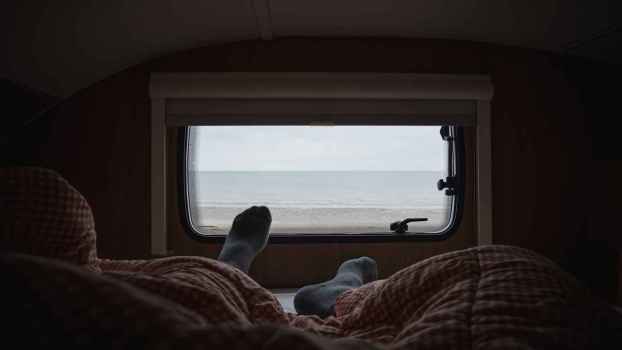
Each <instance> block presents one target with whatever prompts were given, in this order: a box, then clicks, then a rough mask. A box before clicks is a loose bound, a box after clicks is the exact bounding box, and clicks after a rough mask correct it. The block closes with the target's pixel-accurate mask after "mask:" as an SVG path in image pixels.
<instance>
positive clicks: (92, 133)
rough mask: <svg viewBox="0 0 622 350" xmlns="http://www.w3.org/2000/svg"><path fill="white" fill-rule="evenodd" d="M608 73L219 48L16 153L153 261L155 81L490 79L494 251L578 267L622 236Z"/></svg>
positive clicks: (57, 113) (79, 102)
mask: <svg viewBox="0 0 622 350" xmlns="http://www.w3.org/2000/svg"><path fill="white" fill-rule="evenodd" d="M596 67H600V68H599V69H600V70H599V72H600V73H599V74H604V75H603V77H605V76H606V75H607V71H608V70H607V69H605V68H602V67H604V66H601V65H597V64H594V63H586V62H582V61H579V60H575V59H572V58H567V57H566V58H565V57H560V56H556V55H552V54H547V53H542V52H537V51H533V50H523V49H515V48H507V47H501V46H492V45H483V44H476V43H470V42H457V41H446V40H420V39H408V40H407V39H310V38H307V39H297V38H291V39H279V40H274V41H248V42H239V43H233V44H226V45H214V46H210V47H205V48H199V49H194V50H190V51H184V52H179V53H175V54H172V55H169V56H166V57H163V58H160V59H157V60H154V61H151V62H146V63H143V64H140V65H138V66H135V67H132V68H130V69H128V70H125V71H123V72H120V73H118V74H116V75H114V76H111V77H109V78H107V79H105V80H103V81H101V82H98V83H96V84H94V85H93V86H91V87H89V88H87V89H84V90H82V91H80V92H79V93H77V94H76V95H74V96H72V97H71V98H69V99H68V100H67V101H65V103H63V104H62V105H61V106H59V107H57V108H55V109H54V110H53V111H52V112H51V113H49V115H48V116H47V118H46V119H45V120H44V121H42V122H39V123H38V124H37V125H36V126H35V127H34V128H30V129H29V130H28V131H27V132H26V133H25V134H24V135H21V136H19V137H17V138H16V140H15V142H14V146H12V148H11V150H10V152H11V153H12V154H13V155H15V154H19V156H18V157H15V156H14V157H13V158H19V159H20V161H21V162H22V163H26V164H36V165H42V166H47V167H50V168H53V169H56V170H58V171H59V172H61V173H62V174H63V175H64V176H66V177H67V178H68V179H69V181H70V182H72V183H73V184H74V185H75V186H76V187H77V188H78V189H79V190H80V191H81V192H82V193H83V194H84V195H85V197H86V198H87V199H88V200H89V202H90V203H91V205H92V206H93V209H94V213H95V217H96V220H97V230H98V245H99V252H100V255H101V256H104V257H145V256H148V255H149V97H148V80H149V73H150V72H186V71H187V72H192V71H324V72H330V71H334V72H409V73H448V74H488V75H490V76H491V77H492V80H493V84H494V86H495V96H494V99H493V102H492V131H493V140H492V156H493V191H494V194H493V199H494V218H493V224H494V235H495V236H494V241H495V243H500V244H512V245H519V246H523V247H527V248H530V249H534V250H536V251H538V252H540V253H543V254H545V255H546V256H548V257H550V258H552V259H554V260H556V261H558V262H561V263H566V262H568V261H572V258H573V256H574V255H573V254H574V253H573V249H574V248H576V246H577V243H576V242H578V241H579V239H588V238H590V237H597V240H599V241H605V242H616V241H615V239H616V238H615V237H617V236H615V235H617V232H615V231H614V227H613V226H608V225H606V224H602V223H599V224H598V225H601V226H595V220H597V219H598V218H597V216H598V215H600V213H601V211H597V210H594V209H593V206H592V204H593V203H592V201H600V202H599V204H598V205H600V206H602V208H601V209H602V210H611V208H614V206H615V201H614V200H611V199H610V198H612V197H610V196H609V195H602V194H595V193H593V192H592V191H591V190H592V189H593V186H592V185H591V184H592V181H593V180H594V177H600V174H598V173H599V172H601V171H603V172H608V170H605V169H603V167H607V166H610V165H609V164H613V163H611V162H613V160H612V161H611V162H610V163H606V165H603V164H600V163H599V165H595V163H594V162H595V160H594V159H593V140H592V133H593V128H594V125H593V123H592V124H590V118H597V117H598V116H596V114H599V113H602V111H601V110H599V109H594V108H593V107H592V106H593V104H594V103H595V101H598V99H597V98H596V97H594V96H596V95H597V94H594V93H592V95H590V94H589V93H586V89H585V86H592V88H596V89H600V90H603V89H604V88H603V86H601V85H598V84H596V85H592V84H594V78H593V77H591V76H590V74H589V73H588V72H590V71H591V70H592V68H596ZM590 79H591V80H590ZM592 88H590V91H593V89H592ZM608 174H610V173H608ZM610 180H614V179H610ZM598 196H601V197H602V198H601V197H598ZM603 196H604V197H603ZM611 211H613V210H611ZM602 225H605V226H604V228H603V227H602ZM595 230H598V231H599V232H598V234H596V236H594V235H595V233H594V232H593V231H595ZM616 230H617V231H619V229H616ZM590 232H591V233H590ZM590 235H592V236H590ZM617 242H618V246H617V247H619V240H618V241H617Z"/></svg>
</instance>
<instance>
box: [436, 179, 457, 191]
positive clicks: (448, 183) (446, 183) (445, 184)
mask: <svg viewBox="0 0 622 350" xmlns="http://www.w3.org/2000/svg"><path fill="white" fill-rule="evenodd" d="M436 188H438V190H439V191H442V190H443V189H444V188H446V190H445V195H446V196H453V195H455V194H456V177H455V176H447V177H446V178H445V179H440V180H438V182H437V183H436Z"/></svg>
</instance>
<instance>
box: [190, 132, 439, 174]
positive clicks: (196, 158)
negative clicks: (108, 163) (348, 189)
mask: <svg viewBox="0 0 622 350" xmlns="http://www.w3.org/2000/svg"><path fill="white" fill-rule="evenodd" d="M191 130H192V131H191V133H190V135H191V137H190V142H191V152H192V154H191V158H190V162H191V165H190V167H191V168H192V169H194V170H200V171H331V170H332V171H351V170H359V171H363V170H364V171H391V170H393V171H395V170H401V171H424V170H432V171H439V170H444V169H445V168H446V162H447V160H446V151H445V144H444V142H443V141H442V139H441V137H440V135H439V130H440V127H439V126H333V127H325V126H202V127H193V128H192V129H191Z"/></svg>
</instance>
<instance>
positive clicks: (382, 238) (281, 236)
mask: <svg viewBox="0 0 622 350" xmlns="http://www.w3.org/2000/svg"><path fill="white" fill-rule="evenodd" d="M408 121H409V119H407V118H404V122H403V123H401V124H395V123H393V124H377V125H395V126H402V125H403V126H413V125H420V124H417V123H412V122H410V123H409V122H408ZM263 122H265V124H263V123H257V124H253V125H277V124H272V123H270V122H269V121H265V120H264V121H263ZM203 125H206V124H202V126H203ZM210 125H226V124H221V123H218V122H217V123H215V124H210ZM237 125H238V126H244V125H243V124H237ZM278 125H300V124H278ZM331 125H335V126H338V125H367V124H363V123H353V122H352V121H351V120H350V121H348V122H347V123H340V121H339V120H333V121H332V124H331ZM190 127H192V126H185V127H180V128H179V129H180V133H179V143H178V146H177V147H178V155H179V156H178V164H177V189H178V193H179V196H178V198H179V203H178V208H179V216H180V218H181V220H180V221H181V223H182V226H183V229H184V232H185V233H186V234H187V235H188V236H189V237H190V238H192V239H193V240H196V241H198V242H202V243H223V242H224V240H225V238H226V235H222V234H212V235H210V234H205V233H201V232H199V231H198V230H197V229H196V228H195V226H194V225H193V224H192V219H191V214H190V202H189V184H188V158H189V142H188V141H189V140H188V138H189V136H188V135H189V129H190ZM439 128H440V126H439ZM450 130H451V131H450V133H451V134H450V135H451V137H452V140H451V141H446V142H451V143H450V145H449V147H452V148H453V150H452V151H451V152H448V156H449V155H453V159H447V162H448V163H450V162H451V163H453V165H454V169H453V170H454V173H453V174H451V173H449V169H448V174H447V176H455V177H456V183H455V186H454V190H455V195H454V198H453V200H452V205H451V207H450V208H449V210H450V212H449V222H448V224H447V226H446V227H445V228H444V229H443V230H442V231H439V232H405V233H401V234H400V233H395V232H391V231H390V230H389V229H388V227H387V231H386V232H364V233H347V234H345V233H297V232H292V233H273V234H270V238H269V239H270V243H277V244H279V243H283V244H291V243H377V242H405V241H442V240H445V239H447V238H449V237H451V236H452V235H453V234H454V233H455V232H456V231H458V229H459V227H460V223H461V222H462V216H463V212H464V205H465V191H466V188H465V176H466V175H465V174H466V170H465V167H466V164H465V144H464V130H463V128H462V127H461V126H454V125H451V126H450ZM439 137H441V135H440V134H439ZM402 219H404V218H402ZM387 226H388V223H387Z"/></svg>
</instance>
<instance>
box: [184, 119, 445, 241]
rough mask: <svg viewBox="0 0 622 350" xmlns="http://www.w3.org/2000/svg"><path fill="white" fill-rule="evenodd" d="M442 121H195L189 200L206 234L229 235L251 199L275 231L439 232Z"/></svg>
mask: <svg viewBox="0 0 622 350" xmlns="http://www.w3.org/2000/svg"><path fill="white" fill-rule="evenodd" d="M439 130H440V126H194V127H191V128H190V131H189V138H188V142H189V144H188V146H189V148H188V151H189V154H188V172H187V174H188V178H187V181H188V200H189V208H190V217H191V220H192V224H193V226H194V227H195V229H197V230H198V231H199V232H200V233H209V234H226V233H227V232H228V230H229V228H230V226H231V222H232V220H233V218H234V217H235V216H236V215H237V214H238V213H240V212H242V211H243V210H244V209H246V208H248V207H249V206H252V205H265V206H267V207H268V208H270V211H271V213H272V226H271V232H272V233H352V234H356V233H369V232H374V233H377V232H387V233H388V232H389V224H390V223H391V222H394V221H398V220H403V219H405V218H408V217H424V218H428V221H424V222H413V223H410V224H409V232H437V231H441V230H443V229H444V228H445V227H446V226H447V225H448V222H449V213H450V207H451V198H452V197H448V196H446V195H445V194H444V193H443V191H439V190H438V189H437V188H436V182H437V181H438V180H439V179H442V178H445V176H447V163H448V159H447V157H448V156H447V144H446V142H445V141H443V140H442V138H441V137H440V135H439Z"/></svg>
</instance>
